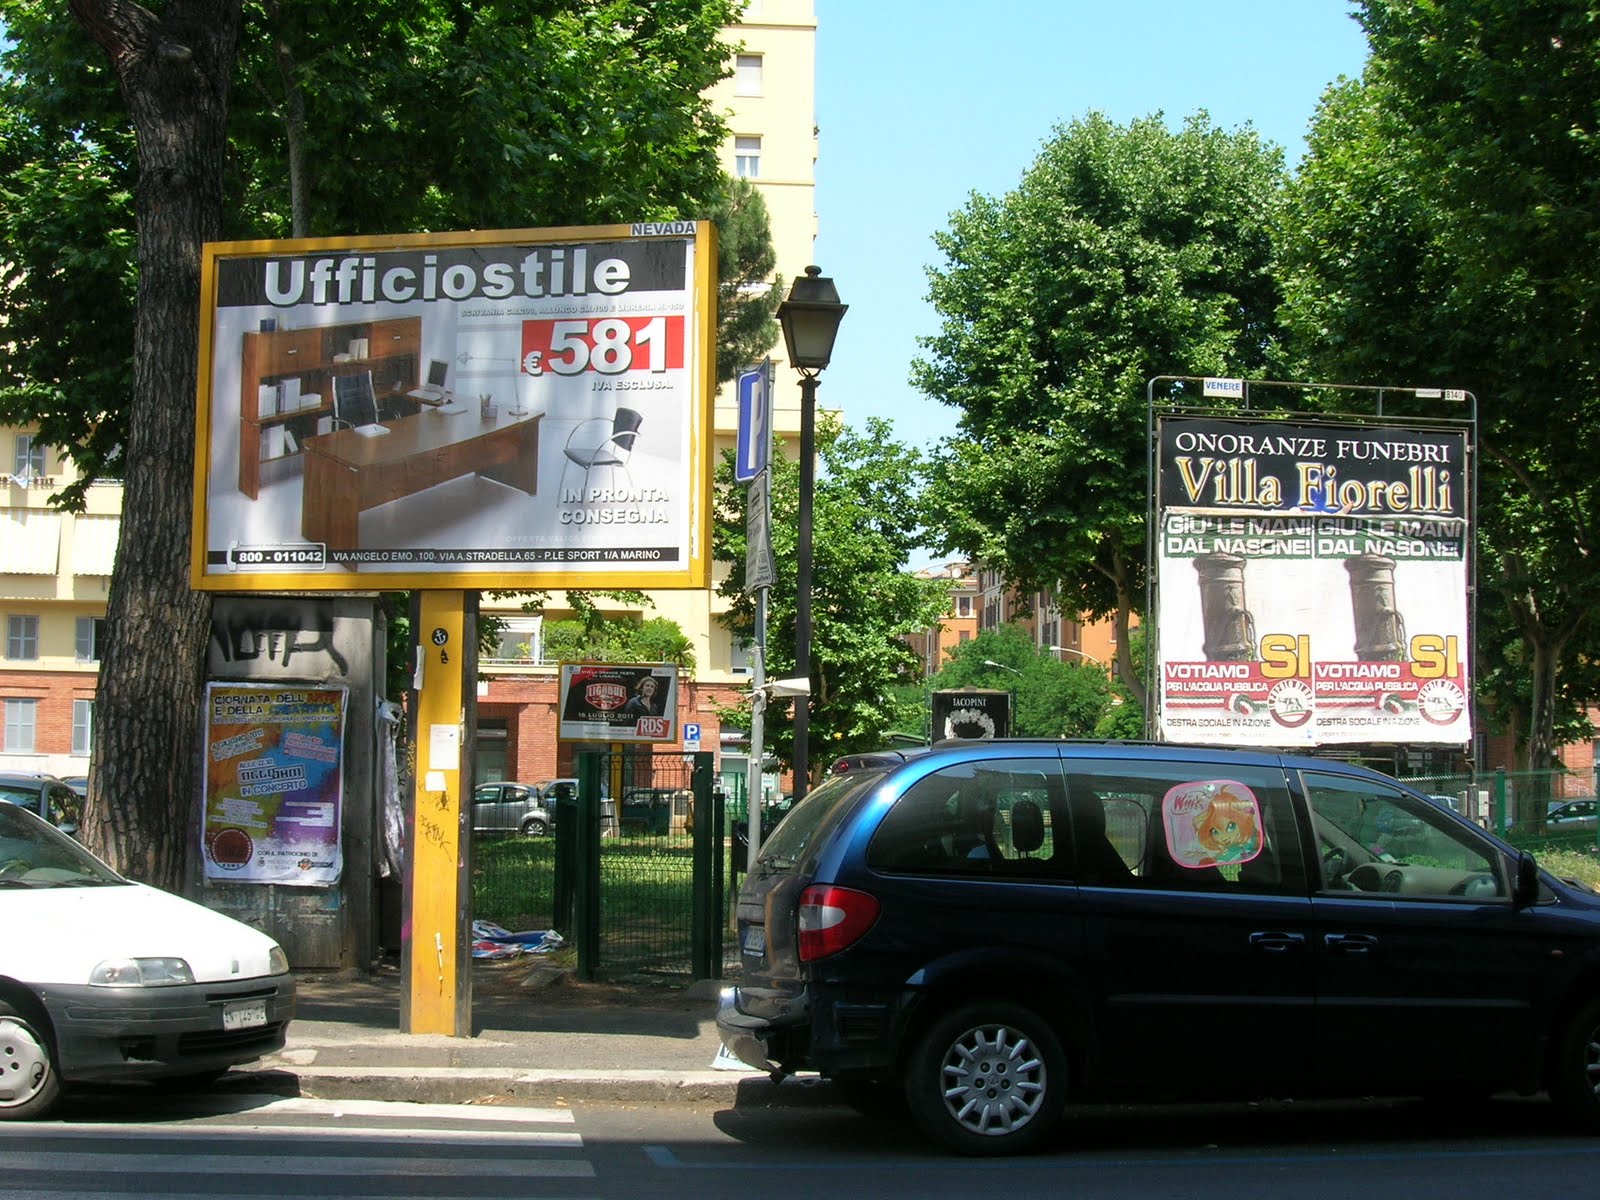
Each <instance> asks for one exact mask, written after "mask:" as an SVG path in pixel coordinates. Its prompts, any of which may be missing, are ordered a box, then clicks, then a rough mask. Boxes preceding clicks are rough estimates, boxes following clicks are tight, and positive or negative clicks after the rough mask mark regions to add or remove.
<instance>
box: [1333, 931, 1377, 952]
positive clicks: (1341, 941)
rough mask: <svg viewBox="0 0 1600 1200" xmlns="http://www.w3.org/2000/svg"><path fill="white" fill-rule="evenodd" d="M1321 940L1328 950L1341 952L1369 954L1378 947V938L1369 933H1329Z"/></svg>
mask: <svg viewBox="0 0 1600 1200" xmlns="http://www.w3.org/2000/svg"><path fill="white" fill-rule="evenodd" d="M1322 940H1323V943H1324V944H1325V945H1326V946H1327V947H1328V949H1329V950H1337V951H1339V953H1341V954H1370V953H1371V952H1372V951H1374V950H1376V949H1377V948H1378V939H1377V938H1375V937H1373V936H1372V935H1371V934H1370V933H1330V934H1327V935H1326V936H1325V937H1324V938H1323V939H1322Z"/></svg>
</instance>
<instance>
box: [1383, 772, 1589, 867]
mask: <svg viewBox="0 0 1600 1200" xmlns="http://www.w3.org/2000/svg"><path fill="white" fill-rule="evenodd" d="M1597 777H1600V768H1596V770H1594V771H1567V770H1550V771H1506V770H1496V771H1486V772H1482V773H1480V774H1477V775H1412V776H1402V778H1403V779H1404V780H1405V782H1406V783H1408V784H1410V785H1411V786H1412V787H1414V788H1417V789H1419V790H1421V791H1424V792H1427V793H1428V794H1429V795H1431V796H1435V797H1437V798H1438V799H1440V800H1441V801H1444V802H1447V803H1449V804H1450V805H1451V807H1453V808H1455V809H1456V811H1457V812H1460V813H1461V814H1462V815H1464V816H1466V817H1468V818H1469V819H1471V820H1474V821H1477V822H1478V823H1479V824H1480V825H1482V826H1483V827H1484V828H1486V829H1492V830H1494V831H1495V832H1496V833H1498V834H1500V835H1501V836H1502V837H1504V838H1506V839H1507V840H1508V841H1510V842H1511V843H1512V844H1514V845H1518V846H1528V847H1530V848H1555V849H1572V850H1580V849H1588V848H1590V847H1593V846H1596V845H1597V844H1600V841H1597V839H1600V829H1593V828H1586V829H1571V830H1564V829H1560V828H1557V827H1555V826H1551V825H1547V824H1546V822H1545V815H1546V813H1548V812H1549V810H1550V808H1551V806H1552V805H1555V804H1559V803H1561V802H1562V801H1565V800H1582V799H1590V798H1593V797H1594V796H1595V795H1596V782H1597Z"/></svg>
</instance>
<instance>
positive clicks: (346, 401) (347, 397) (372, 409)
mask: <svg viewBox="0 0 1600 1200" xmlns="http://www.w3.org/2000/svg"><path fill="white" fill-rule="evenodd" d="M377 423H378V396H377V393H376V392H375V391H373V388H372V372H371V371H360V372H358V373H356V374H354V375H336V376H334V379H333V427H334V428H335V429H354V428H355V427H356V426H357V425H376V424H377Z"/></svg>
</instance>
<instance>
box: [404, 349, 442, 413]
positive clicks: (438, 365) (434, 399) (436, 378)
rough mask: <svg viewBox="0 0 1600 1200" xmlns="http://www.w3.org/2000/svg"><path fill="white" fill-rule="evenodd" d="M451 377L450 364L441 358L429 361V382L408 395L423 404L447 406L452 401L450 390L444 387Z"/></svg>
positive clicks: (412, 390) (413, 389)
mask: <svg viewBox="0 0 1600 1200" xmlns="http://www.w3.org/2000/svg"><path fill="white" fill-rule="evenodd" d="M449 375H450V364H449V363H448V362H446V361H445V360H444V359H440V358H434V359H429V360H428V382H427V383H425V384H423V385H422V386H421V387H415V388H412V389H411V390H410V391H409V392H407V393H406V395H407V396H409V397H411V399H413V400H417V401H420V402H421V403H423V404H431V405H440V404H446V403H448V402H449V401H450V399H451V396H450V390H449V389H448V388H447V387H445V385H444V384H445V380H446V379H448V378H449Z"/></svg>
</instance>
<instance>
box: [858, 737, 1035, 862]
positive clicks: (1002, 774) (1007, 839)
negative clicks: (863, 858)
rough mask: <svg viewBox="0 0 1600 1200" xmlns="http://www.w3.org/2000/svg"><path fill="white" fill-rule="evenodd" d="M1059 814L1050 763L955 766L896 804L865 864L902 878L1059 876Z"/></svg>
mask: <svg viewBox="0 0 1600 1200" xmlns="http://www.w3.org/2000/svg"><path fill="white" fill-rule="evenodd" d="M1064 811H1065V794H1064V791H1063V789H1062V786H1061V771H1060V767H1059V765H1058V763H1057V762H1056V760H1054V759H988V760H982V761H975V762H965V763H957V764H955V765H952V766H949V767H946V768H944V769H943V770H940V771H935V772H934V773H933V774H931V775H927V776H925V777H923V778H922V779H920V780H918V781H917V782H916V783H914V784H912V785H911V786H910V787H909V788H907V789H906V791H905V793H904V794H903V795H902V796H901V797H900V798H899V799H898V800H897V801H895V803H894V807H892V808H891V809H890V810H889V812H888V814H887V815H886V816H885V817H884V819H883V823H882V824H881V825H880V826H879V827H878V831H877V833H876V834H875V835H874V836H873V839H872V844H871V846H869V847H868V849H867V865H868V866H869V867H871V868H872V869H873V870H875V871H883V872H887V873H903V874H931V875H995V876H1005V877H1008V878H1036V879H1037V878H1050V877H1052V876H1059V875H1060V874H1061V872H1062V862H1061V860H1060V859H1059V858H1058V857H1057V851H1058V848H1060V847H1062V846H1064V842H1061V841H1059V840H1058V837H1057V827H1058V826H1057V822H1058V819H1059V814H1060V813H1062V812H1064Z"/></svg>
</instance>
